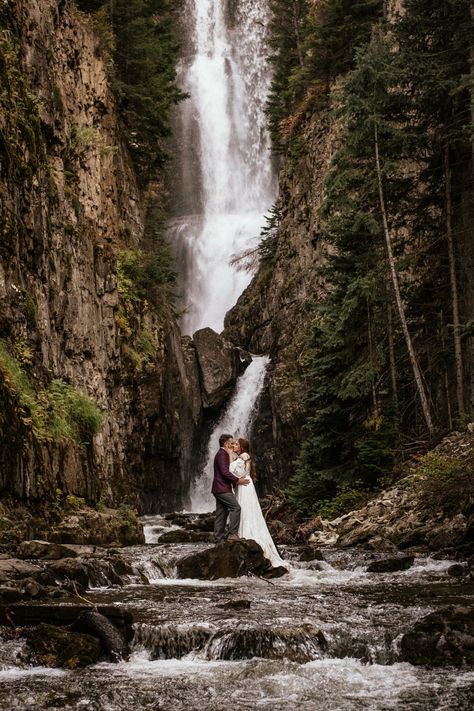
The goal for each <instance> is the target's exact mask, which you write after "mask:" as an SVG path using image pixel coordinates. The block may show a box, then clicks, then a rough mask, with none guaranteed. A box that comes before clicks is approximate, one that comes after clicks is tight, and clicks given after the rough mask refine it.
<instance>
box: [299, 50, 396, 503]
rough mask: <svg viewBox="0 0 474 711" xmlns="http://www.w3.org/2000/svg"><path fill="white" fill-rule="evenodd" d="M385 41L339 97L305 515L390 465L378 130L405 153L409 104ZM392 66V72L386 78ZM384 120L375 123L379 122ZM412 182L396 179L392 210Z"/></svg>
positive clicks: (305, 461) (304, 455)
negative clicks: (403, 124)
mask: <svg viewBox="0 0 474 711" xmlns="http://www.w3.org/2000/svg"><path fill="white" fill-rule="evenodd" d="M391 60H392V52H391V48H390V46H389V45H388V43H387V42H386V41H385V40H384V39H382V38H380V39H378V40H377V41H374V42H372V43H371V45H369V47H368V48H367V49H366V50H365V51H361V52H359V55H358V62H357V67H356V69H355V70H354V72H353V73H352V75H351V76H350V77H349V80H348V82H347V84H346V86H345V88H344V91H343V95H342V97H341V102H342V106H343V109H342V112H343V119H344V121H345V124H346V131H345V133H344V136H343V138H342V142H341V147H340V149H339V150H338V151H337V153H336V155H335V157H334V159H333V163H332V169H331V171H330V173H329V175H328V179H327V182H326V186H325V187H326V198H325V202H324V206H323V210H322V218H323V224H322V230H321V239H322V241H323V243H324V244H325V245H326V246H327V249H326V252H327V254H326V259H325V263H324V266H323V267H322V272H323V276H324V280H325V282H326V285H327V294H326V298H325V299H324V301H323V303H322V304H321V305H320V306H319V308H318V310H317V315H316V327H315V330H314V334H313V343H312V346H313V357H312V359H311V365H310V370H309V372H308V375H307V378H308V387H309V392H310V395H309V398H308V415H309V416H308V421H307V425H306V431H305V441H304V444H303V447H302V451H301V456H300V460H299V468H298V473H297V476H296V477H295V478H294V481H293V483H292V486H291V488H290V492H289V494H290V498H291V500H292V501H293V502H294V503H295V504H296V505H297V506H298V508H300V509H303V510H305V511H307V512H308V513H310V512H314V511H315V510H317V507H318V502H319V505H321V502H324V500H325V499H328V498H331V497H333V496H334V495H335V494H336V493H337V492H338V491H340V490H341V489H343V488H344V487H347V486H351V487H354V486H361V485H362V486H364V487H374V486H375V485H376V483H377V481H378V479H379V478H380V475H381V474H383V473H386V472H387V471H388V469H389V468H390V465H391V463H392V461H393V457H392V453H391V445H393V441H394V431H395V425H396V422H395V407H394V403H393V396H394V393H392V397H387V393H388V392H389V391H390V366H389V358H388V352H389V349H388V331H387V298H388V297H387V288H386V282H387V258H386V251H385V246H384V239H383V226H382V220H381V214H380V206H379V194H378V183H377V173H376V168H375V156H374V134H373V128H374V122H375V120H377V121H378V122H379V123H380V125H381V143H382V145H383V148H384V151H385V153H386V154H387V155H389V156H391V157H395V156H399V155H400V153H401V152H403V141H404V138H403V135H402V134H401V132H400V131H399V130H398V128H397V126H396V124H397V118H399V116H400V112H401V109H402V104H403V97H402V96H401V95H400V93H399V92H396V91H393V90H392V88H393V87H395V86H396V83H397V72H396V66H395V65H393V64H392V62H391ZM387 67H390V69H391V71H389V72H388V71H387ZM375 117H377V119H376V118H375ZM406 183H407V181H406V179H405V178H400V179H397V180H393V181H391V184H390V189H389V190H388V199H389V204H390V206H393V205H395V204H398V203H399V201H400V197H401V195H402V194H403V193H404V192H405V191H406V189H407V185H406Z"/></svg>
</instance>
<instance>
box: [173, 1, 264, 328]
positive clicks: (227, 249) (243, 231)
mask: <svg viewBox="0 0 474 711" xmlns="http://www.w3.org/2000/svg"><path fill="white" fill-rule="evenodd" d="M186 5H187V8H186V9H187V12H188V17H189V23H190V27H189V32H190V35H191V41H190V48H189V56H187V58H185V59H183V62H182V64H181V68H180V76H181V84H182V88H183V90H184V91H186V92H187V93H188V94H189V99H187V100H186V101H184V102H183V103H182V104H181V105H180V107H179V112H178V116H177V126H176V133H177V136H178V142H179V151H178V152H179V157H178V161H177V163H178V166H177V167H176V176H175V177H176V182H177V183H178V184H179V183H180V184H181V190H178V192H181V193H183V195H181V196H180V197H178V198H177V200H176V207H175V211H174V212H175V218H174V220H172V223H171V225H170V230H171V232H172V234H171V240H170V241H171V242H172V244H173V246H174V248H175V249H176V253H177V260H178V264H179V267H180V272H181V278H182V291H183V307H184V309H185V314H184V316H183V319H182V328H183V331H184V333H189V334H192V333H194V331H196V330H197V329H199V328H202V327H204V326H210V327H211V328H213V329H214V330H216V331H221V330H222V327H223V322H224V316H225V313H226V311H228V309H229V308H231V306H233V305H234V303H235V302H236V300H237V298H238V297H239V296H240V294H241V293H242V291H243V290H244V288H245V287H246V286H247V284H248V283H249V281H250V274H248V273H246V272H245V271H242V270H237V269H235V268H234V267H233V266H231V264H230V263H229V262H230V260H231V258H232V256H234V255H236V254H237V255H238V254H241V253H242V252H243V251H245V250H246V249H248V248H251V247H254V246H255V245H256V243H257V241H258V237H259V234H260V229H261V227H262V224H263V216H264V214H265V212H266V211H267V210H268V208H269V207H270V205H271V204H272V202H273V201H274V198H275V191H276V183H275V175H274V171H273V168H272V161H271V154H270V139H269V136H268V132H267V130H266V119H265V113H264V109H265V102H266V97H267V94H268V89H269V82H270V73H269V69H268V63H267V60H266V55H267V53H268V52H267V46H266V35H267V23H268V16H269V11H268V0H233V2H223V1H222V0H186Z"/></svg>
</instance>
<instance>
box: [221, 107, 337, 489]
mask: <svg viewBox="0 0 474 711" xmlns="http://www.w3.org/2000/svg"><path fill="white" fill-rule="evenodd" d="M301 134H302V140H303V143H304V149H303V150H302V151H301V153H302V155H301V158H299V160H297V161H293V160H292V161H291V162H286V163H285V164H284V165H283V168H282V170H281V173H280V195H279V200H278V206H277V207H278V209H279V212H280V215H281V221H280V225H279V229H278V241H277V247H276V253H275V255H274V257H273V259H272V260H267V261H265V262H264V263H263V264H262V265H261V266H260V268H259V270H258V272H257V274H256V276H255V278H254V279H253V281H252V283H251V284H250V286H249V287H248V288H247V290H246V291H245V292H244V293H243V294H242V296H241V297H240V299H239V301H238V302H237V304H236V306H235V307H234V308H233V309H232V310H231V311H229V312H228V314H227V316H226V321H225V331H224V334H225V336H226V337H227V338H229V339H230V340H232V341H233V342H235V343H239V344H241V345H242V346H243V347H244V348H247V349H249V350H250V351H251V352H258V353H269V354H270V356H271V359H272V363H271V366H270V369H269V372H268V375H267V382H266V386H265V390H264V392H263V395H262V397H261V399H260V403H259V412H258V414H257V416H256V419H255V421H254V425H253V444H254V447H255V453H256V458H257V459H258V465H259V467H258V468H259V483H260V487H261V490H262V492H265V493H266V492H268V491H270V490H272V489H274V488H275V486H278V485H283V486H284V485H286V483H287V481H288V478H289V477H290V476H291V475H292V474H293V470H294V460H295V458H296V456H297V454H298V451H299V447H300V443H301V441H302V437H303V432H302V427H303V423H304V417H303V398H304V390H305V384H304V381H303V369H302V366H303V363H304V358H305V349H306V348H307V346H308V333H307V322H308V320H309V319H308V315H309V311H308V309H310V308H311V303H313V302H314V301H316V300H317V296H318V288H319V276H318V272H317V269H316V268H315V267H317V265H319V264H320V262H321V243H320V240H319V237H318V220H319V216H318V210H319V207H320V205H321V202H322V194H323V183H324V178H325V175H326V172H327V167H328V164H329V161H330V158H331V155H332V152H333V150H334V148H335V142H336V140H337V127H334V126H332V127H331V126H329V125H328V124H327V119H325V118H324V116H323V117H318V118H317V119H314V120H310V121H308V122H307V124H306V125H305V127H304V129H303V130H302V131H301Z"/></svg>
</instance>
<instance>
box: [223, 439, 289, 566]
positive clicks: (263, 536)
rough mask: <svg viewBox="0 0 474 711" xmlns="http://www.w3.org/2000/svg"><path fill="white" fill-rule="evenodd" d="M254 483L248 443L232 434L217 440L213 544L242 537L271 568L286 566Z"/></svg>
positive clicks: (253, 467) (253, 468)
mask: <svg viewBox="0 0 474 711" xmlns="http://www.w3.org/2000/svg"><path fill="white" fill-rule="evenodd" d="M254 481H255V465H254V463H253V459H252V457H251V456H250V447H249V443H248V441H247V440H246V439H243V438H239V439H237V440H235V441H234V437H233V435H230V434H222V435H221V436H220V437H219V451H218V452H217V454H216V456H215V458H214V479H213V482H212V493H213V494H214V496H215V498H216V521H215V524H214V535H215V538H216V541H217V542H218V543H220V542H222V541H224V540H226V539H227V540H228V541H238V540H240V539H241V538H246V539H250V540H253V541H256V542H257V543H258V544H259V545H260V547H261V548H262V550H263V553H264V555H265V557H266V558H268V560H269V561H270V562H271V564H272V565H273V566H274V567H278V566H280V565H283V566H285V567H287V564H286V563H285V562H284V561H283V560H282V559H281V558H280V556H279V554H278V551H277V549H276V547H275V544H274V542H273V539H272V537H271V535H270V532H269V530H268V528H267V524H266V521H265V519H264V517H263V514H262V509H261V508H260V502H259V500H258V496H257V492H256V490H255V486H254ZM234 487H235V493H234ZM228 516H229V528H228V535H227V536H226V533H225V529H226V522H227V517H228Z"/></svg>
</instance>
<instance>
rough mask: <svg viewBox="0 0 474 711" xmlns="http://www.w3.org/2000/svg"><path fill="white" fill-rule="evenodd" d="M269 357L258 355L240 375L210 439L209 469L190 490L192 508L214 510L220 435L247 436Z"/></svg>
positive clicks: (193, 509) (202, 511)
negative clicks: (213, 489) (212, 490)
mask: <svg viewBox="0 0 474 711" xmlns="http://www.w3.org/2000/svg"><path fill="white" fill-rule="evenodd" d="M269 360H270V359H269V358H267V356H258V357H255V358H254V359H253V361H252V362H251V364H250V365H249V367H248V368H247V370H246V371H245V373H244V374H243V375H241V376H240V378H239V382H238V385H237V389H236V391H235V394H234V396H233V398H232V399H231V400H230V402H229V404H228V406H227V408H226V410H225V411H224V413H223V414H222V416H221V417H220V419H219V421H218V423H217V425H216V427H215V428H214V432H213V433H212V436H211V439H210V440H209V447H208V453H207V464H206V468H205V470H204V473H203V475H202V477H200V479H199V480H198V481H197V482H195V484H194V487H193V491H192V492H191V511H194V512H196V513H205V512H206V511H212V510H213V509H214V507H215V504H216V502H215V499H214V496H213V495H212V494H211V486H212V478H213V476H214V455H215V454H216V452H217V450H218V449H219V435H221V434H223V433H224V432H225V433H229V434H232V435H233V436H234V437H246V436H248V430H249V428H250V425H251V420H252V413H253V411H254V409H255V405H256V403H257V400H258V397H259V395H260V393H261V392H262V388H263V384H264V381H265V371H266V367H267V365H268V363H269Z"/></svg>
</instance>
